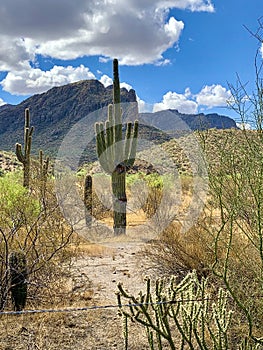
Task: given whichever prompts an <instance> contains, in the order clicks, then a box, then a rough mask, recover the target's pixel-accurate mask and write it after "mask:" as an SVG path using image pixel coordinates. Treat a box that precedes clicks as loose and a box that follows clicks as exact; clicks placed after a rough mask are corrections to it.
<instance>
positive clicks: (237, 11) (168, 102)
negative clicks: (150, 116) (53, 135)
mask: <svg viewBox="0 0 263 350" xmlns="http://www.w3.org/2000/svg"><path fill="white" fill-rule="evenodd" d="M261 16H263V1H262V0H250V1H249V2H248V1H247V0H246V1H245V0H239V1H236V0H232V1H231V0H221V1H220V0H211V1H210V0H77V1H72V0H45V1H42V0H34V1H32V0H1V3H0V19H1V21H0V104H4V103H11V104H17V103H19V102H21V101H22V100H24V99H25V98H27V97H29V96H31V95H33V94H35V93H41V92H44V91H47V90H48V89H50V88H52V87H53V86H59V85H64V84H67V83H70V82H74V81H78V80H82V79H94V78H95V79H98V80H100V81H101V82H103V83H104V84H105V85H108V84H110V83H111V77H112V59H113V58H114V57H117V58H118V59H119V63H120V78H121V82H122V83H123V85H124V86H126V87H128V88H130V87H132V88H134V89H135V91H136V93H137V96H138V101H139V104H140V110H141V111H157V110H160V109H168V108H173V109H178V110H179V111H180V112H183V113H198V112H204V113H212V112H217V113H220V114H225V115H230V116H232V117H237V116H236V115H235V114H234V112H233V111H230V110H229V109H227V108H226V100H227V99H229V98H230V91H229V86H228V84H229V83H230V84H235V82H236V74H239V76H240V78H241V80H242V81H243V82H244V83H247V82H248V85H247V86H248V91H249V92H250V91H252V88H253V85H254V81H255V69H254V58H255V55H256V51H257V50H258V49H259V50H261V51H260V58H261V59H262V55H263V49H262V44H261V43H259V42H258V41H257V40H256V39H255V38H254V37H253V36H252V35H251V34H250V33H249V32H248V31H247V30H246V29H245V27H244V26H247V27H248V28H249V29H250V30H251V31H252V32H256V30H257V29H258V20H259V18H260V17H261Z"/></svg>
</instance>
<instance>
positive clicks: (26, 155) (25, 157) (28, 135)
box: [16, 108, 34, 188]
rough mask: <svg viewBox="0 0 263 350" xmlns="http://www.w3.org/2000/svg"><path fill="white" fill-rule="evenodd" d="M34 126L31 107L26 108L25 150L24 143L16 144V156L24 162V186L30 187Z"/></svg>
mask: <svg viewBox="0 0 263 350" xmlns="http://www.w3.org/2000/svg"><path fill="white" fill-rule="evenodd" d="M33 131H34V127H33V126H30V114H29V109H28V108H26V109H25V126H24V152H23V151H22V145H21V144H20V143H17V144H16V156H17V159H18V160H19V162H21V163H22V164H23V172H24V182H23V186H24V187H26V188H28V187H29V181H30V153H31V144H32V134H33Z"/></svg>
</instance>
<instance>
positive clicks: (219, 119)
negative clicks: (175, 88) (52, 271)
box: [0, 80, 237, 160]
mask: <svg viewBox="0 0 263 350" xmlns="http://www.w3.org/2000/svg"><path fill="white" fill-rule="evenodd" d="M121 101H122V102H123V103H124V105H129V106H130V105H133V106H134V105H135V106H136V103H135V102H136V94H135V91H134V90H132V89H131V90H129V91H128V90H127V89H125V88H122V89H121ZM111 102H112V86H109V87H107V88H105V87H104V85H103V84H102V83H100V82H99V81H98V80H83V81H79V82H77V83H72V84H67V85H64V86H60V87H54V88H52V89H50V90H49V91H47V92H45V93H42V94H37V95H34V96H32V97H30V98H28V99H26V100H25V101H23V102H21V103H20V104H18V105H15V106H14V105H4V106H1V107H0V149H1V150H7V151H14V149H15V143H16V142H20V143H23V126H24V110H25V108H29V109H30V115H31V125H33V126H34V128H35V130H34V134H33V151H34V152H36V151H37V150H38V149H40V148H41V149H43V150H44V151H45V152H46V153H49V154H51V155H55V154H56V152H57V150H58V148H59V145H60V144H61V142H62V140H63V139H64V138H65V135H68V133H69V131H70V130H72V129H74V127H75V125H78V126H79V127H80V128H81V127H82V126H81V125H82V124H81V121H82V120H83V119H85V118H86V119H87V116H89V119H87V120H86V124H85V127H83V130H80V131H79V132H81V133H82V131H83V134H85V130H86V129H89V131H90V132H91V133H93V130H94V123H95V122H96V121H98V120H103V119H104V120H105V119H106V118H107V108H106V106H107V105H108V104H109V103H111ZM126 102H127V103H126ZM103 107H105V108H103ZM129 108H130V107H129ZM98 109H99V110H100V111H103V113H102V114H103V118H102V119H101V116H100V115H99V116H98V114H96V113H97V112H96V111H97V110H98ZM133 111H134V110H128V111H124V114H125V118H127V119H130V118H129V117H130V116H131V115H134V113H133ZM139 120H142V123H144V124H145V125H144V126H143V125H141V126H140V128H139V132H140V137H142V138H146V139H151V140H153V139H154V140H155V142H164V141H167V140H169V139H170V136H169V132H171V130H175V129H176V130H185V129H192V130H196V129H203V128H236V127H237V126H236V124H235V122H234V121H233V120H232V119H231V118H229V117H226V116H219V115H217V114H209V115H204V114H198V115H188V114H181V113H179V112H178V111H176V110H167V111H161V112H156V113H142V114H141V115H140V117H139ZM83 125H84V124H83ZM158 129H161V130H158ZM89 142H90V144H89V146H91V147H90V148H91V150H90V152H89V153H90V155H89V157H88V158H89V160H93V159H94V158H95V157H96V155H95V141H94V139H93V140H89ZM84 158H85V159H86V156H84Z"/></svg>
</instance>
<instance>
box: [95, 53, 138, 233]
mask: <svg viewBox="0 0 263 350" xmlns="http://www.w3.org/2000/svg"><path fill="white" fill-rule="evenodd" d="M120 100H121V99H120V82H119V71H118V60H117V59H114V60H113V104H110V105H109V106H108V119H107V121H106V122H105V124H104V123H102V122H99V123H96V124H95V132H96V141H97V154H98V158H99V162H100V164H101V166H102V168H103V169H104V171H105V172H106V173H108V174H110V175H111V187H112V195H113V219H114V234H115V235H120V234H125V233H126V208H127V196H126V171H127V169H128V168H130V167H131V166H132V165H133V164H134V161H135V155H136V148H137V139H138V121H137V120H136V121H135V122H134V124H133V123H132V122H128V123H127V125H126V135H125V136H124V137H123V132H122V128H123V124H122V109H121V104H120Z"/></svg>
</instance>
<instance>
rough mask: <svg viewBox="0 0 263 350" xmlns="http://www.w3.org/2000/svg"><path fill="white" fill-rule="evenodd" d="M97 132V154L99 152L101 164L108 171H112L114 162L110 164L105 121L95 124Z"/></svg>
mask: <svg viewBox="0 0 263 350" xmlns="http://www.w3.org/2000/svg"><path fill="white" fill-rule="evenodd" d="M95 132H96V145H97V154H98V158H99V162H100V165H101V166H102V168H103V169H104V170H105V171H106V173H110V172H111V170H110V169H111V166H112V164H110V162H109V159H107V155H108V150H107V146H106V139H105V132H104V127H103V123H96V124H95Z"/></svg>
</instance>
